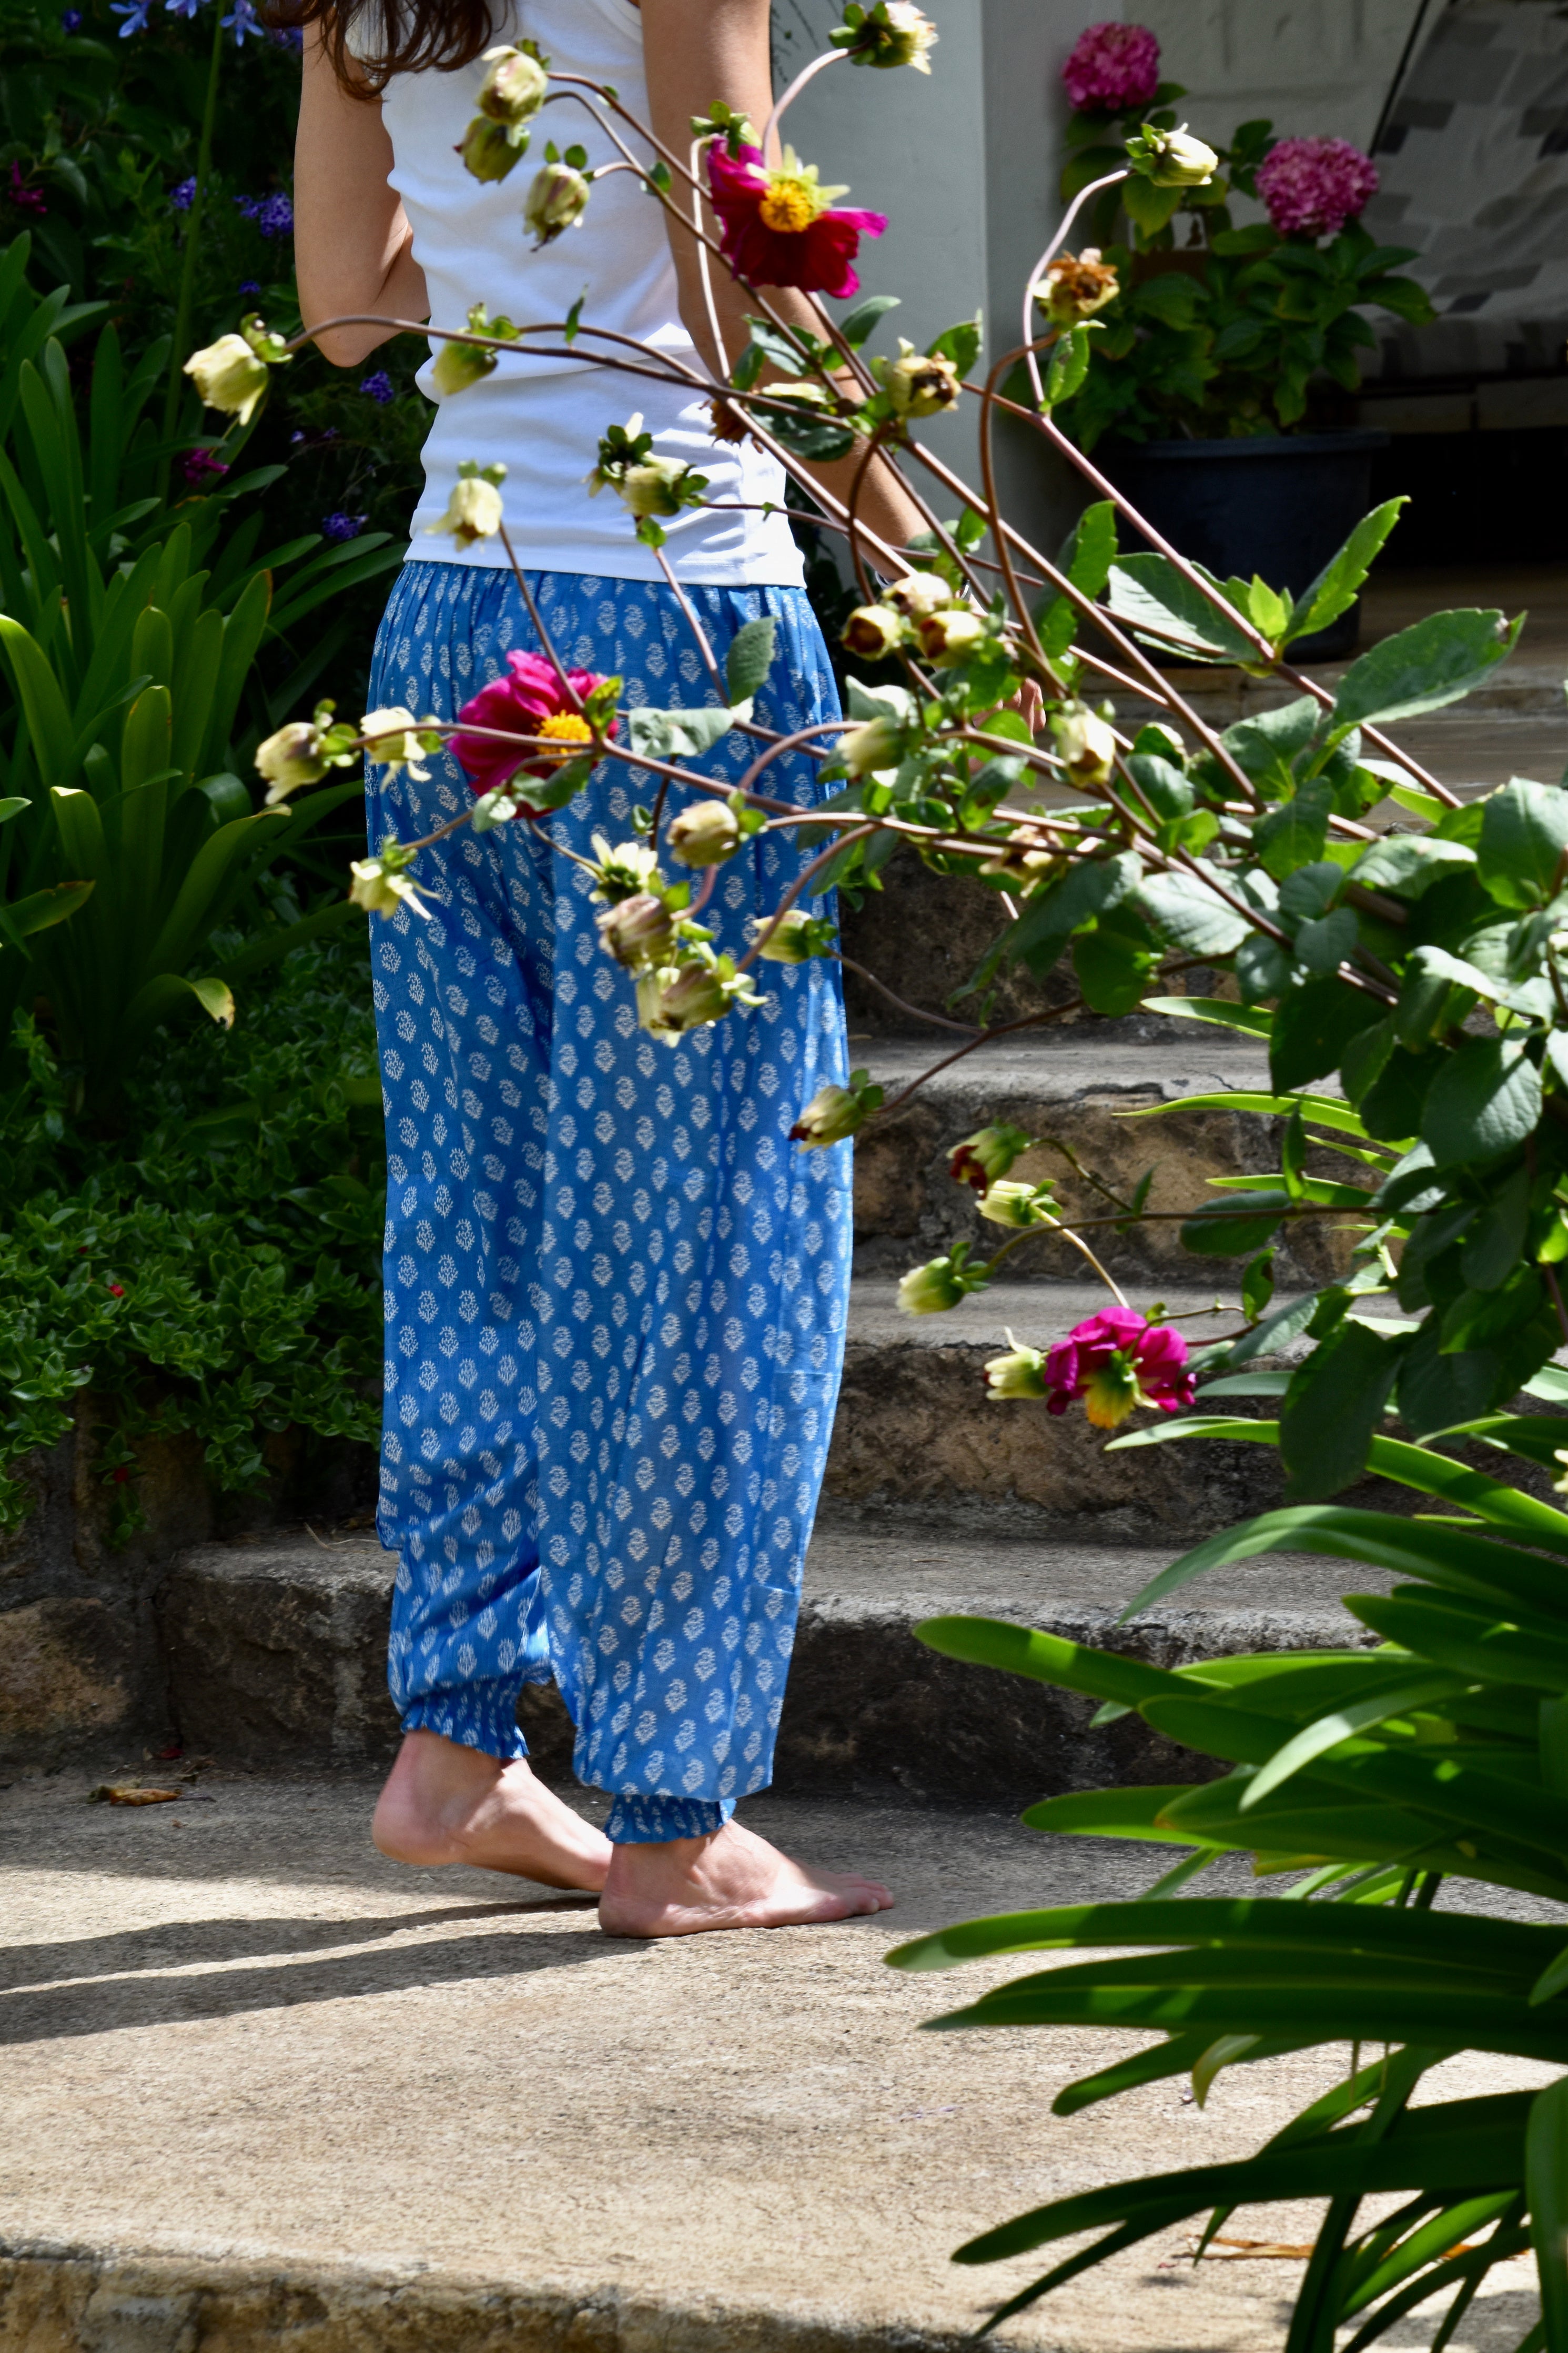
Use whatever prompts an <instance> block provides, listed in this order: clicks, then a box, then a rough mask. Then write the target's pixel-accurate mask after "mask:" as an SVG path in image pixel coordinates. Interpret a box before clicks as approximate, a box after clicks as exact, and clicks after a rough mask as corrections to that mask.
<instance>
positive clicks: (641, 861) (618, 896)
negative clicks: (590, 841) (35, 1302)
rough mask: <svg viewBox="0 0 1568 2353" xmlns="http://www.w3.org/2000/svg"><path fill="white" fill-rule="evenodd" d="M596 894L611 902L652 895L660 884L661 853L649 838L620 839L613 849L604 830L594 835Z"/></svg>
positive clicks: (598, 897)
mask: <svg viewBox="0 0 1568 2353" xmlns="http://www.w3.org/2000/svg"><path fill="white" fill-rule="evenodd" d="M594 855H595V859H596V860H598V863H597V864H596V866H595V869H594V896H595V899H608V900H609V902H611V904H612V905H614V904H615V903H616V902H617V901H619V900H622V899H635V898H637V896H638V895H639V894H640V893H642V892H648V893H649V894H650V895H651V894H652V893H653V892H655V891H657V889H658V883H659V872H658V852H657V851H656V850H655V849H653V848H652V847H651V846H650V845H649V844H648V843H647V842H646V841H622V842H617V843H616V847H615V848H614V849H611V847H610V845H609V843H608V842H607V841H606V840H605V837H604V835H603V834H602V833H596V834H595V836H594Z"/></svg>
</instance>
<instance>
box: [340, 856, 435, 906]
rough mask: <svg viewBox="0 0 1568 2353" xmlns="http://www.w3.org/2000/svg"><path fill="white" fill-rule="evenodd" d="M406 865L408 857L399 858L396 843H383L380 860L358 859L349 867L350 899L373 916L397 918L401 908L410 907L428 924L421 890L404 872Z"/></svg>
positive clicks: (409, 875) (410, 876)
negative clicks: (350, 880) (396, 915)
mask: <svg viewBox="0 0 1568 2353" xmlns="http://www.w3.org/2000/svg"><path fill="white" fill-rule="evenodd" d="M407 864H408V858H407V855H406V854H404V855H401V856H400V855H399V854H398V848H397V845H396V844H395V843H393V844H391V845H388V844H387V843H385V842H383V844H382V849H381V855H380V857H379V858H356V859H355V860H353V864H352V865H351V866H350V868H349V872H350V873H351V874H352V875H353V882H352V883H351V884H350V886H349V897H350V898H351V899H352V900H353V903H354V905H355V906H356V907H363V908H365V909H366V910H367V911H368V912H369V913H371V914H373V915H395V914H396V913H397V911H398V909H399V907H407V908H408V909H409V910H410V911H411V912H412V913H414V914H416V915H423V916H424V917H425V919H426V923H428V921H429V919H430V910H429V908H428V907H427V906H426V904H425V902H424V900H423V899H422V898H421V897H420V895H419V887H418V885H417V883H416V881H415V880H414V878H413V876H412V875H411V874H405V872H404V871H403V870H404V868H405V866H406V865H407Z"/></svg>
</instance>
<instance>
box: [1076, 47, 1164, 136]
mask: <svg viewBox="0 0 1568 2353" xmlns="http://www.w3.org/2000/svg"><path fill="white" fill-rule="evenodd" d="M1062 79H1063V81H1064V82H1065V83H1066V84H1067V93H1068V97H1069V98H1070V99H1071V100H1072V102H1073V104H1074V105H1075V106H1076V107H1078V108H1079V109H1080V110H1081V111H1085V112H1088V113H1092V114H1125V113H1127V112H1128V111H1130V110H1131V108H1133V107H1135V106H1147V105H1148V103H1149V101H1150V100H1151V99H1152V97H1153V95H1154V92H1155V91H1156V90H1158V88H1159V87H1160V44H1159V42H1158V41H1157V40H1156V39H1155V38H1154V36H1153V34H1152V32H1150V30H1149V28H1148V26H1146V25H1090V26H1089V30H1088V31H1087V32H1084V33H1080V34H1079V37H1078V39H1077V40H1076V41H1075V42H1074V43H1073V51H1072V55H1071V57H1070V58H1068V61H1067V63H1066V65H1065V66H1063V68H1062Z"/></svg>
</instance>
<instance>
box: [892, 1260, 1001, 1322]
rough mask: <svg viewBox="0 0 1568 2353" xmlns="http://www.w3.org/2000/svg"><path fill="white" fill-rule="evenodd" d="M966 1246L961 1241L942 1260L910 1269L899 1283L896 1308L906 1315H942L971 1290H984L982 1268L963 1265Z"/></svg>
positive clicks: (931, 1261) (984, 1277)
mask: <svg viewBox="0 0 1568 2353" xmlns="http://www.w3.org/2000/svg"><path fill="white" fill-rule="evenodd" d="M968 1255H969V1251H968V1245H967V1244H966V1243H963V1242H961V1243H960V1244H959V1246H958V1248H957V1249H956V1250H952V1251H951V1252H950V1253H949V1254H948V1255H947V1256H946V1257H945V1258H933V1259H929V1260H928V1261H927V1262H926V1264H925V1265H924V1266H914V1267H911V1268H910V1271H909V1272H908V1274H906V1275H905V1276H904V1278H903V1280H902V1282H900V1284H899V1305H900V1308H901V1309H902V1311H903V1313H904V1314H906V1315H943V1314H946V1313H947V1310H948V1309H949V1308H950V1307H956V1306H957V1305H958V1303H959V1301H960V1300H961V1299H963V1298H966V1297H967V1296H968V1294H969V1293H970V1292H972V1291H983V1290H984V1288H985V1282H986V1276H985V1270H984V1267H976V1268H973V1269H971V1268H970V1267H969V1266H967V1265H966V1264H965V1261H966V1259H967V1258H968Z"/></svg>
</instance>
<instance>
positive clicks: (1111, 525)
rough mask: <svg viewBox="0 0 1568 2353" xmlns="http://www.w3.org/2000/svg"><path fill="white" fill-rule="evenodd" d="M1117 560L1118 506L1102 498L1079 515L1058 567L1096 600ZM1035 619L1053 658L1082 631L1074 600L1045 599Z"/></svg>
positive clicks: (1065, 597)
mask: <svg viewBox="0 0 1568 2353" xmlns="http://www.w3.org/2000/svg"><path fill="white" fill-rule="evenodd" d="M1115 561H1116V508H1115V505H1114V503H1113V501H1111V500H1110V499H1101V500H1100V501H1097V503H1096V504H1095V505H1093V506H1089V507H1086V508H1085V509H1084V511H1083V512H1082V514H1080V515H1079V519H1078V521H1077V522H1076V523H1075V524H1074V526H1073V528H1072V530H1071V532H1070V533H1068V540H1067V544H1066V545H1065V546H1064V548H1063V549H1062V552H1061V554H1060V555H1059V556H1058V559H1057V569H1058V572H1065V573H1066V574H1067V575H1068V579H1069V580H1070V581H1071V582H1072V584H1073V586H1074V587H1075V588H1079V589H1081V590H1082V592H1083V594H1084V596H1088V597H1089V598H1091V599H1093V598H1096V597H1098V596H1100V594H1101V593H1102V591H1103V590H1104V587H1105V584H1106V582H1107V580H1108V579H1109V578H1110V567H1111V565H1112V564H1113V563H1114V562H1115ZM1035 622H1036V628H1037V630H1038V632H1039V638H1040V643H1041V644H1042V645H1043V646H1044V648H1045V649H1046V652H1047V655H1048V656H1049V657H1050V658H1051V659H1053V660H1056V659H1059V658H1060V656H1061V655H1063V654H1065V653H1066V651H1067V649H1068V647H1069V646H1070V645H1071V644H1072V641H1073V638H1074V636H1075V635H1076V633H1077V630H1078V623H1079V616H1078V611H1077V608H1076V607H1074V605H1073V604H1072V602H1071V599H1070V598H1068V597H1067V596H1056V597H1053V598H1051V599H1050V600H1049V601H1048V602H1047V601H1046V600H1044V599H1042V600H1041V604H1040V607H1039V609H1038V611H1037V614H1036V616H1035Z"/></svg>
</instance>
